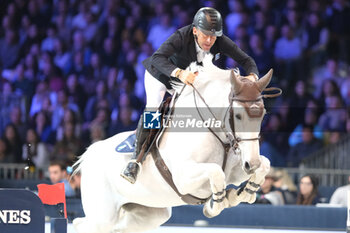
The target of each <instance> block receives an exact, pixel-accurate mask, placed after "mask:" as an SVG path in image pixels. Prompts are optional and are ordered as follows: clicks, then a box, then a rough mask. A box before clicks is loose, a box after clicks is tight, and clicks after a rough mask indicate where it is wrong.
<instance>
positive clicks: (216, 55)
mask: <svg viewBox="0 0 350 233" xmlns="http://www.w3.org/2000/svg"><path fill="white" fill-rule="evenodd" d="M219 58H220V53H217V54H215V57H214V61H216V60H219Z"/></svg>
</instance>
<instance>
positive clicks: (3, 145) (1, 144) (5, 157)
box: [0, 138, 16, 163]
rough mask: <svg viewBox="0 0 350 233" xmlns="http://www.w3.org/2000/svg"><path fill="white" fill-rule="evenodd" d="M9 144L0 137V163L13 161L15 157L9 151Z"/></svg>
mask: <svg viewBox="0 0 350 233" xmlns="http://www.w3.org/2000/svg"><path fill="white" fill-rule="evenodd" d="M9 150H10V149H9V145H8V143H7V141H6V140H4V139H3V138H0V163H15V162H16V159H15V157H14V156H13V154H11V153H10V151H9Z"/></svg>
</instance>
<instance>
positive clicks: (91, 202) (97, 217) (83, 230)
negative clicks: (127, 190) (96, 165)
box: [73, 171, 120, 233]
mask: <svg viewBox="0 0 350 233" xmlns="http://www.w3.org/2000/svg"><path fill="white" fill-rule="evenodd" d="M83 172H84V171H83ZM81 189H82V204H83V207H84V213H85V216H86V217H85V218H77V219H74V221H73V225H74V227H75V229H76V231H77V233H111V232H112V229H113V226H114V225H115V223H116V221H117V218H118V213H119V211H120V206H118V204H117V197H116V195H117V194H116V193H115V192H114V191H112V190H111V189H110V186H109V185H108V183H107V182H106V181H105V179H104V178H103V177H102V174H99V173H97V174H95V173H93V172H91V173H88V172H85V173H83V176H82V180H81Z"/></svg>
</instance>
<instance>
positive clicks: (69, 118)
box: [56, 108, 81, 141]
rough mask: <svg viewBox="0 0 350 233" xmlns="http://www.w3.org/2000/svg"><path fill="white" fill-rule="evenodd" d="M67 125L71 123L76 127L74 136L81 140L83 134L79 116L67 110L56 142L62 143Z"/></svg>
mask: <svg viewBox="0 0 350 233" xmlns="http://www.w3.org/2000/svg"><path fill="white" fill-rule="evenodd" d="M67 123H70V124H72V125H73V127H74V136H75V137H77V138H79V137H80V133H81V124H80V122H79V119H78V116H77V114H76V113H75V112H74V111H73V110H71V109H69V108H68V109H65V110H64V114H63V118H62V121H61V122H60V125H59V126H58V128H57V132H56V141H61V140H62V139H63V135H64V127H65V125H66V124H67Z"/></svg>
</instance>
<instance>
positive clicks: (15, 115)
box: [9, 106, 28, 142]
mask: <svg viewBox="0 0 350 233" xmlns="http://www.w3.org/2000/svg"><path fill="white" fill-rule="evenodd" d="M24 115H25V114H22V110H21V108H20V107H17V106H15V107H13V108H12V109H11V112H10V122H9V123H11V124H13V125H14V126H15V128H16V130H17V132H18V134H19V135H20V137H21V141H22V142H24V140H25V133H26V131H27V127H28V126H27V125H26V124H25V119H24V117H23V116H24Z"/></svg>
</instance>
